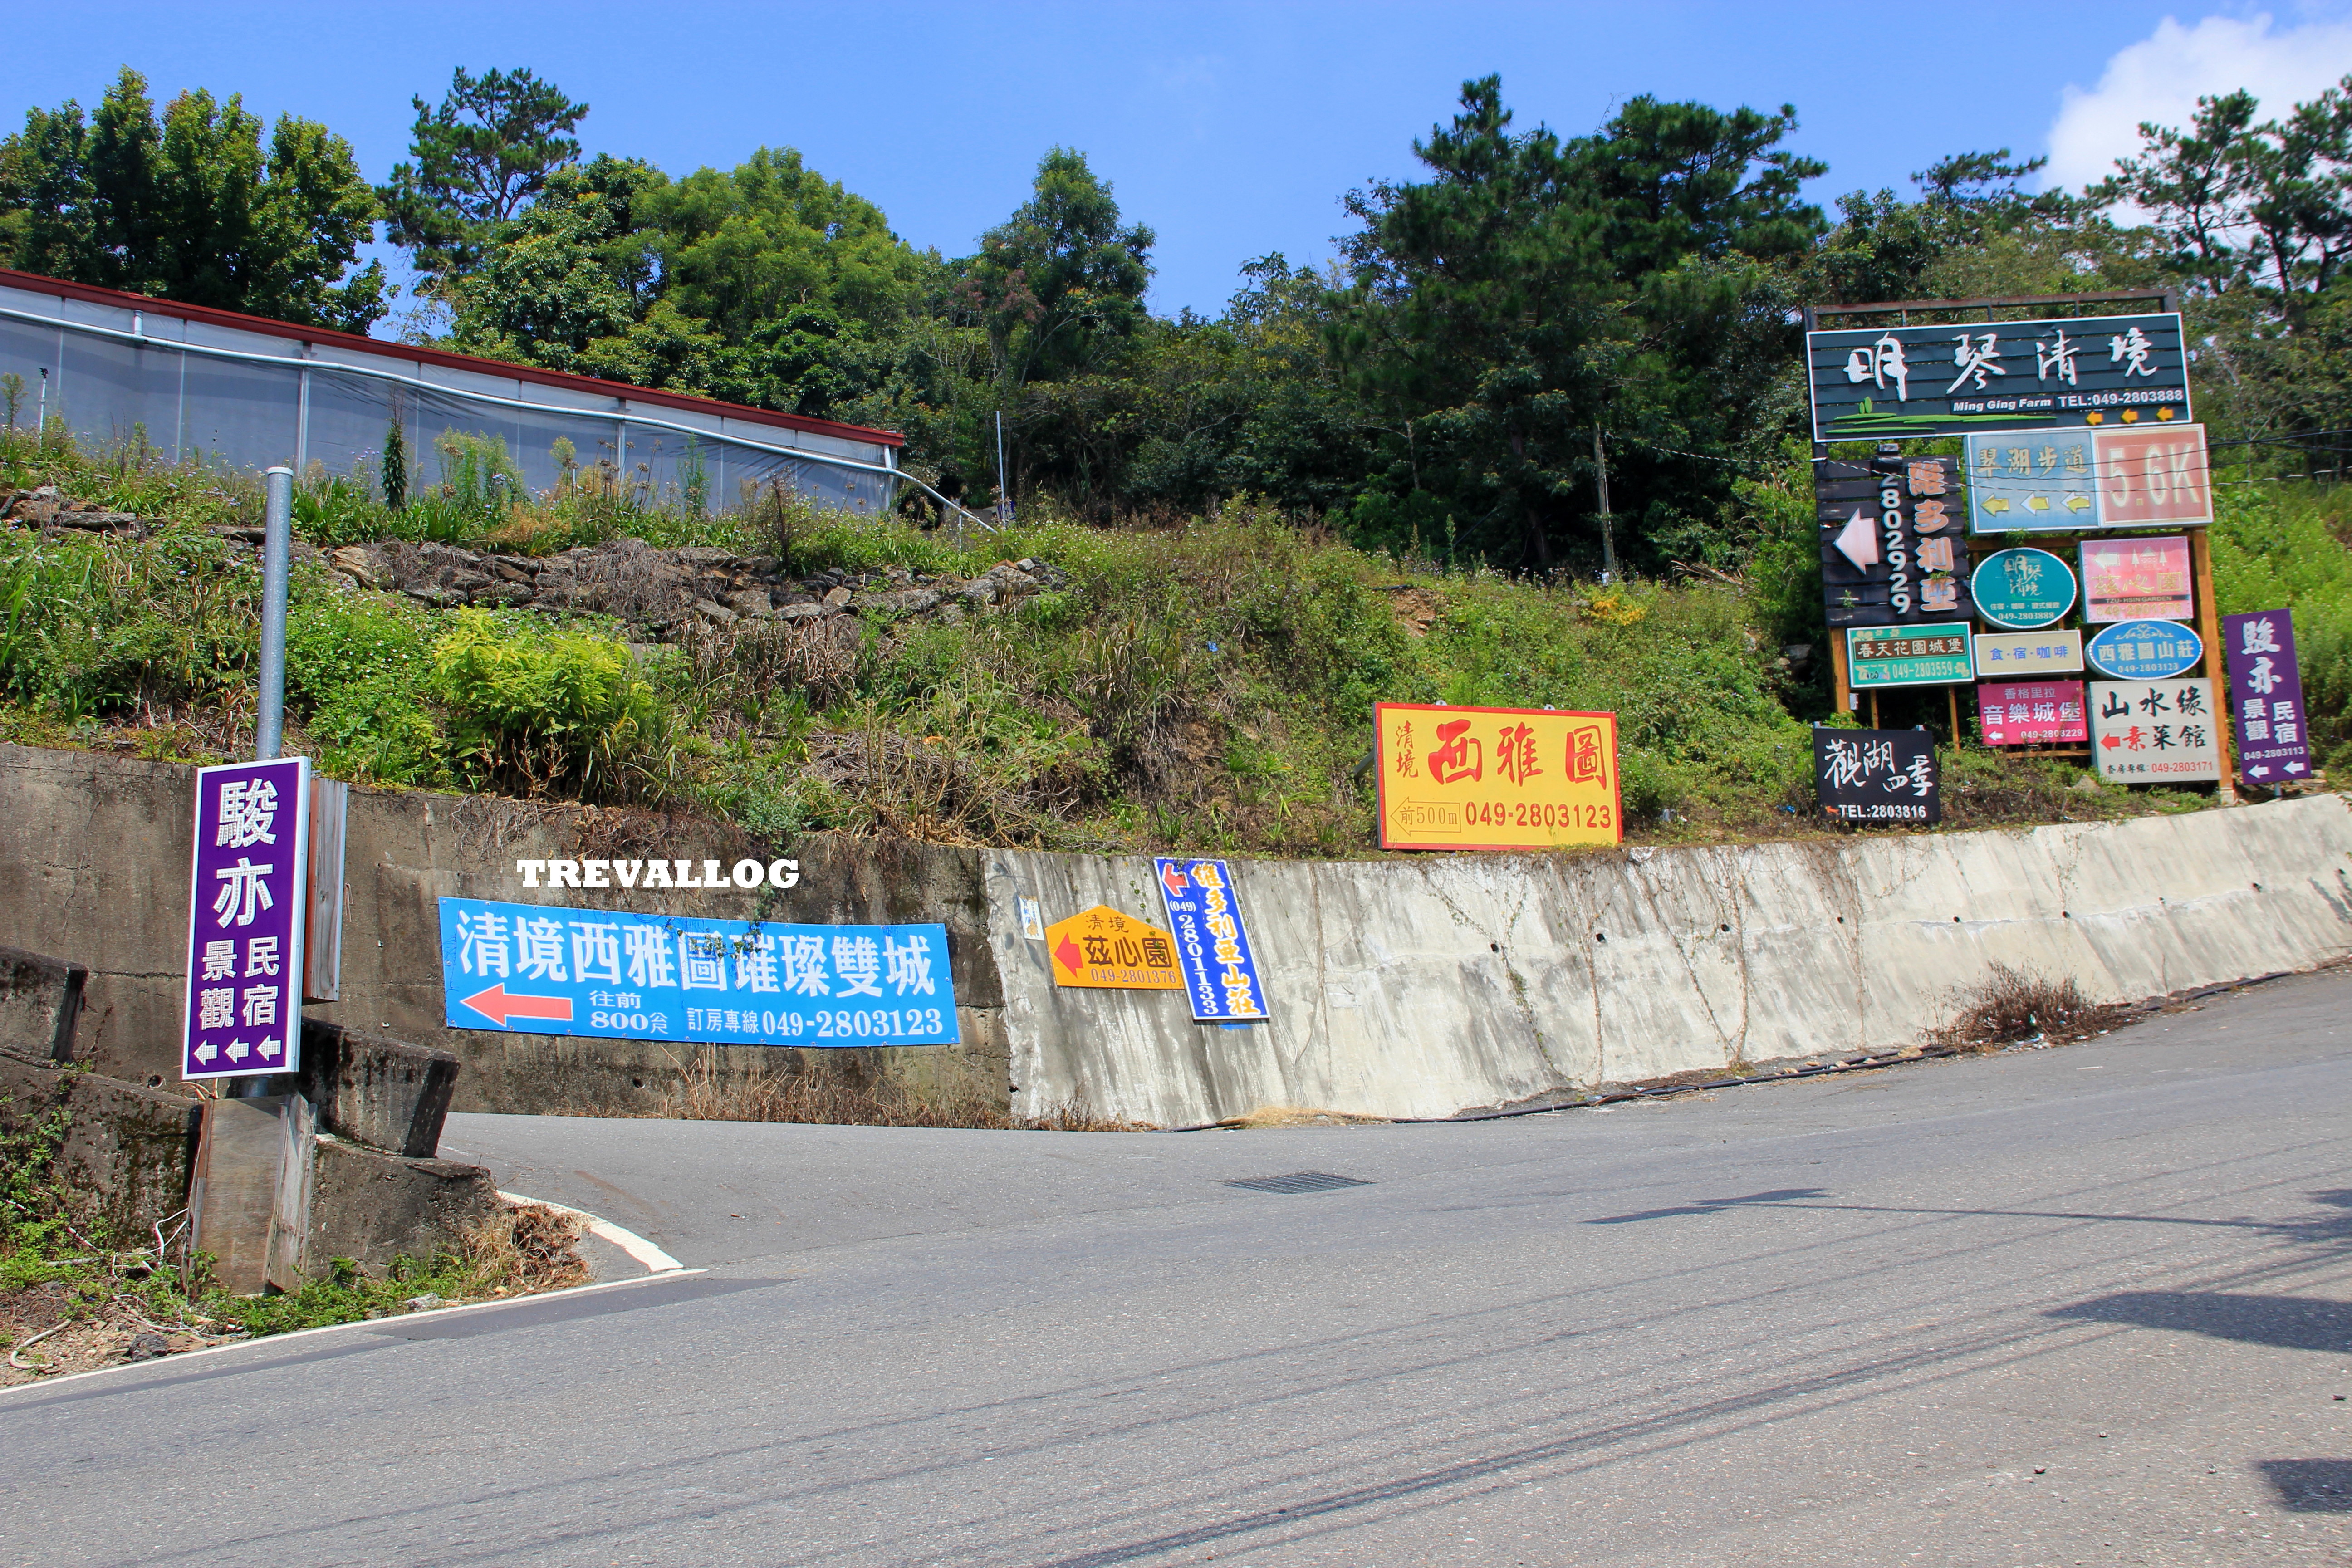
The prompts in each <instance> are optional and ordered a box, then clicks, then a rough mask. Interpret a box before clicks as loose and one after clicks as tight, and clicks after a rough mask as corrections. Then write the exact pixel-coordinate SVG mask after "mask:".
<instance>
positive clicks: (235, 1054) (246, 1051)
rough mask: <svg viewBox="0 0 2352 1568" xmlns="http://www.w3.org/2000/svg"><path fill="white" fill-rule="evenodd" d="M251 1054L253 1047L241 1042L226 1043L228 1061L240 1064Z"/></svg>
mask: <svg viewBox="0 0 2352 1568" xmlns="http://www.w3.org/2000/svg"><path fill="white" fill-rule="evenodd" d="M252 1054H253V1047H251V1046H248V1045H247V1044H246V1043H245V1042H244V1041H243V1040H231V1041H230V1042H229V1043H228V1059H229V1060H231V1061H233V1062H241V1061H243V1060H245V1058H247V1057H248V1056H250V1055H252Z"/></svg>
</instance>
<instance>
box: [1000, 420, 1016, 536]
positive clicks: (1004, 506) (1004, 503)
mask: <svg viewBox="0 0 2352 1568" xmlns="http://www.w3.org/2000/svg"><path fill="white" fill-rule="evenodd" d="M996 521H999V522H1003V523H1009V522H1011V521H1013V492H1012V490H1010V489H1007V488H1006V484H1005V478H1004V410H1003V409H1002V408H1000V409H998V410H997V411H996Z"/></svg>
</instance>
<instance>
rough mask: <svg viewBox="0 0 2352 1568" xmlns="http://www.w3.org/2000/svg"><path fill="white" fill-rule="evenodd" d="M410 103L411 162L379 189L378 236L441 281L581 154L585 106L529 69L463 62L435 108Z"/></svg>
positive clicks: (472, 259)
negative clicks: (475, 69) (381, 223)
mask: <svg viewBox="0 0 2352 1568" xmlns="http://www.w3.org/2000/svg"><path fill="white" fill-rule="evenodd" d="M409 102H410V103H411V104H412V105H413V106H414V107H415V110H416V121H415V125H414V126H413V127H412V128H411V130H410V132H409V144H408V151H409V155H410V157H411V159H412V160H413V162H410V163H399V164H395V165H394V168H393V171H392V178H391V179H389V180H388V181H386V182H385V183H384V184H383V187H382V188H381V189H380V190H379V191H378V192H377V195H378V197H379V199H380V200H381V201H382V203H383V216H384V219H385V231H386V237H388V238H389V239H391V241H392V242H393V243H394V245H397V246H400V247H404V249H406V250H408V251H409V252H410V254H411V257H412V258H413V262H414V265H415V268H416V269H417V270H418V271H419V272H421V273H424V274H425V275H426V276H427V277H428V278H432V279H443V278H446V277H447V276H449V275H451V274H454V273H462V272H465V271H467V269H469V268H472V267H474V266H475V265H477V264H478V262H479V261H480V260H481V259H482V255H483V247H484V244H485V242H486V240H487V238H488V235H489V234H490V233H491V231H492V230H493V229H494V228H495V226H497V225H499V224H502V223H506V222H508V221H509V220H511V219H512V218H514V217H515V216H517V215H518V214H519V213H520V212H521V211H522V209H523V208H524V206H525V205H528V204H529V203H530V201H531V200H532V199H533V198H534V197H536V196H537V195H539V193H540V192H541V191H542V190H544V189H545V188H546V186H547V182H548V181H549V180H550V179H551V177H552V176H553V175H554V174H555V172H556V171H557V170H559V169H562V168H564V167H566V166H568V165H569V164H571V163H573V162H574V161H576V160H577V159H578V158H579V156H580V142H579V141H578V140H577V139H576V138H575V137H573V136H572V132H573V131H575V130H577V129H578V128H579V124H580V121H582V120H583V119H584V118H586V116H587V113H588V106H587V105H586V104H584V103H575V102H573V101H572V100H571V99H569V98H567V97H565V96H564V94H563V92H562V89H560V88H558V87H557V86H556V85H555V84H554V83H552V82H546V81H541V80H540V79H539V78H538V77H536V76H534V75H533V74H531V72H530V71H529V70H514V71H501V70H488V71H485V72H483V73H482V74H481V75H480V76H475V75H474V74H473V73H471V72H470V71H467V69H465V68H463V67H459V68H457V69H456V70H454V71H452V72H451V73H450V76H449V91H448V93H447V94H446V96H445V97H443V99H442V100H441V101H440V102H439V103H438V104H435V105H427V104H426V103H425V100H423V99H422V98H412V99H410V100H409Z"/></svg>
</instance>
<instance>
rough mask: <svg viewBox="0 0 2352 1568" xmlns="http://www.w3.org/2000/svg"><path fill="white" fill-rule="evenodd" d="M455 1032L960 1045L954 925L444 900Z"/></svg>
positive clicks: (730, 1042) (444, 983) (447, 1006)
mask: <svg viewBox="0 0 2352 1568" xmlns="http://www.w3.org/2000/svg"><path fill="white" fill-rule="evenodd" d="M440 904H441V988H442V998H443V1016H444V1021H445V1022H446V1023H447V1025H448V1026H449V1027H451V1028H453V1029H503V1030H507V1031H509V1032H510V1033H516V1034H531V1035H582V1036H592V1037H604V1038H607V1039H621V1040H692V1041H697V1042H699V1043H703V1044H709V1045H724V1046H952V1045H955V1044H957V1043H959V1041H960V1040H961V1035H960V1034H959V1033H958V1030H957V1025H956V1010H955V983H954V977H953V974H952V972H951V970H950V965H949V960H948V938H947V928H946V927H944V926H940V925H871V926H848V925H843V926H821V925H788V924H786V923H784V922H782V921H718V920H701V919H696V918H691V917H688V916H683V915H646V914H635V913H630V912H626V911H624V910H575V909H561V908H556V907H552V906H549V905H544V904H505V903H493V902H490V901H488V900H483V899H443V900H441V901H440Z"/></svg>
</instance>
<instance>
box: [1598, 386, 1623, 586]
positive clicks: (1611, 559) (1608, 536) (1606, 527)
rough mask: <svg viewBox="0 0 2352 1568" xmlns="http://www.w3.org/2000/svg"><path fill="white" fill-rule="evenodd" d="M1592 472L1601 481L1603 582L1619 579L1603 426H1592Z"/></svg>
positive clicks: (1607, 454)
mask: <svg viewBox="0 0 2352 1568" xmlns="http://www.w3.org/2000/svg"><path fill="white" fill-rule="evenodd" d="M1592 472H1593V475H1594V477H1595V478H1596V479H1599V480H1600V482H1601V584H1602V585H1603V586H1604V587H1605V586H1607V585H1608V584H1611V583H1614V582H1615V581H1617V525H1616V521H1615V520H1614V519H1612V517H1611V516H1610V515H1609V453H1608V449H1607V448H1606V447H1603V446H1602V445H1601V427H1600V426H1597V425H1596V426H1593V427H1592Z"/></svg>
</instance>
